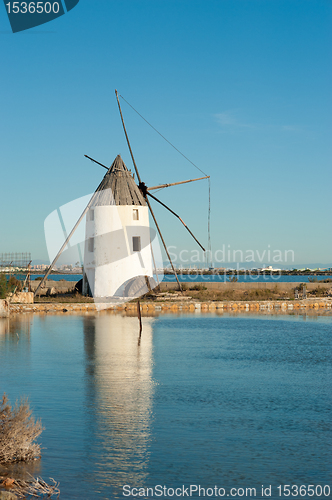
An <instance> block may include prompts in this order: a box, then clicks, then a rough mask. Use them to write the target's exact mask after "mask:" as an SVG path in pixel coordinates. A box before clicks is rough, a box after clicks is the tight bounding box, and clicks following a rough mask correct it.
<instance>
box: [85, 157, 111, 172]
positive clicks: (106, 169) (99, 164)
mask: <svg viewBox="0 0 332 500" xmlns="http://www.w3.org/2000/svg"><path fill="white" fill-rule="evenodd" d="M84 156H85V158H89V160H91V161H94V162H95V163H97V164H98V165H100V166H101V167H104V168H106V170H108V167H106V165H103V164H102V163H100V162H99V161H97V160H94V159H93V158H91V157H90V156H88V155H84Z"/></svg>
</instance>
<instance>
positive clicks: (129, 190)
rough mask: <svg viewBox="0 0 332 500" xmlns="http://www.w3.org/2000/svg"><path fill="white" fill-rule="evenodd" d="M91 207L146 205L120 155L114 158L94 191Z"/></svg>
mask: <svg viewBox="0 0 332 500" xmlns="http://www.w3.org/2000/svg"><path fill="white" fill-rule="evenodd" d="M92 205H94V206H98V205H143V206H145V205H146V202H145V200H144V198H143V196H142V193H141V191H140V190H139V189H138V187H137V185H136V183H135V181H134V176H133V174H132V173H131V172H130V171H129V170H128V169H127V167H126V165H125V164H124V161H123V160H122V158H121V156H120V155H118V156H117V157H116V158H115V160H114V162H113V163H112V165H111V167H110V168H109V169H108V171H107V173H106V174H105V177H104V178H103V180H102V181H101V183H100V184H99V186H98V188H97V189H96V192H95V199H94V201H93V203H92Z"/></svg>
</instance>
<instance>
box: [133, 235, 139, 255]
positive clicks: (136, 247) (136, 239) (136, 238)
mask: <svg viewBox="0 0 332 500" xmlns="http://www.w3.org/2000/svg"><path fill="white" fill-rule="evenodd" d="M140 250H141V237H140V236H133V251H134V252H139V251H140Z"/></svg>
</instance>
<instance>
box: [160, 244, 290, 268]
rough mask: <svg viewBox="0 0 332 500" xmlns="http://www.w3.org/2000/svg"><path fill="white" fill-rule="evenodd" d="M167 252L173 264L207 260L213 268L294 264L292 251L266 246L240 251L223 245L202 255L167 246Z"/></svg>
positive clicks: (197, 252) (189, 263)
mask: <svg viewBox="0 0 332 500" xmlns="http://www.w3.org/2000/svg"><path fill="white" fill-rule="evenodd" d="M168 250H169V252H170V256H171V259H172V260H174V261H175V262H179V263H181V264H188V265H191V264H196V263H199V262H202V261H203V260H204V255H205V259H207V260H208V261H209V262H213V263H214V264H215V266H216V265H217V264H230V263H234V262H235V263H240V262H245V263H250V262H258V263H261V264H263V265H264V264H265V263H267V262H268V263H271V262H272V263H273V264H278V263H279V264H280V265H281V264H283V265H284V264H292V263H294V262H295V253H294V250H280V249H277V248H271V245H270V244H268V245H267V247H266V248H265V249H262V250H258V249H256V250H254V249H252V248H249V249H246V250H242V249H233V248H232V247H231V245H230V244H228V245H225V244H223V245H222V246H221V248H218V249H217V250H215V251H213V252H212V251H211V252H209V253H208V252H205V254H204V255H203V254H202V252H201V251H199V250H185V249H181V250H179V251H177V247H176V246H169V247H168Z"/></svg>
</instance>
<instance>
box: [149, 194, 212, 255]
mask: <svg viewBox="0 0 332 500" xmlns="http://www.w3.org/2000/svg"><path fill="white" fill-rule="evenodd" d="M146 194H147V195H149V196H151V198H152V199H154V200H156V201H157V202H158V203H160V205H162V206H163V207H165V208H166V209H167V210H168V211H169V212H171V214H173V215H175V217H177V218H178V219H179V221H180V222H181V223H182V224H183V225H184V227H185V228H186V230H187V231H188V233H189V234H190V235H191V236H192V237H193V238H194V240H195V241H196V243H198V245H199V246H200V247H201V249H202V250H203V252H205V248H204V247H203V245H201V244H200V242H199V241H198V239H197V238H196V236H195V235H194V234H193V233H192V232H191V231H190V229H189V227H188V226H187V224H186V223H185V222H184V221H183V220H182V219H181V217H180V216H179V215H178V214H176V213H175V212H174V211H173V210H172V209H171V208H169V207H168V206H167V205H165V203H163V202H162V201H160V200H158V198H156V197H155V196H154V195H153V194H151V193H146Z"/></svg>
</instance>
